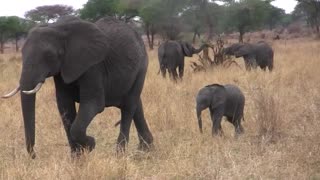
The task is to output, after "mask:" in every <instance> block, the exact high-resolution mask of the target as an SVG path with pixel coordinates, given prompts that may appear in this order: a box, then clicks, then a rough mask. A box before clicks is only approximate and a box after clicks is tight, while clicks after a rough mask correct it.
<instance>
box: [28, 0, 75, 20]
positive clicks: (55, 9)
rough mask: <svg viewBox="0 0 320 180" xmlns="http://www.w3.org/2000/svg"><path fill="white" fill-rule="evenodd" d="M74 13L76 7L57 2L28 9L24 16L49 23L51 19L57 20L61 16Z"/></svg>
mask: <svg viewBox="0 0 320 180" xmlns="http://www.w3.org/2000/svg"><path fill="white" fill-rule="evenodd" d="M73 13H74V9H73V8H72V7H71V6H66V5H58V4H57V5H47V6H38V7H36V8H35V9H32V10H30V11H27V12H26V13H25V15H24V16H25V17H26V19H29V20H32V21H34V22H37V23H48V22H49V21H55V20H57V19H58V18H59V17H60V16H64V15H70V14H73Z"/></svg>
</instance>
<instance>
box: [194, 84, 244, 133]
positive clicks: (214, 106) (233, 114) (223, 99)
mask: <svg viewBox="0 0 320 180" xmlns="http://www.w3.org/2000/svg"><path fill="white" fill-rule="evenodd" d="M196 101H197V107H196V108H197V109H196V110H197V117H198V124H199V129H200V132H201V133H202V120H201V112H202V111H203V110H204V109H206V108H209V110H210V116H211V120H212V123H213V124H212V135H213V136H214V135H217V134H220V135H221V134H222V133H223V132H222V129H221V119H222V117H223V116H226V118H227V120H228V121H229V122H230V123H232V124H233V126H234V127H235V132H236V136H237V135H239V134H242V133H243V132H244V130H243V127H242V126H241V119H243V109H244V103H245V97H244V95H243V93H242V92H241V90H240V89H239V88H238V87H237V86H235V85H231V84H227V85H224V86H223V85H219V84H212V85H208V86H205V87H204V88H202V89H200V91H199V92H198V95H197V98H196Z"/></svg>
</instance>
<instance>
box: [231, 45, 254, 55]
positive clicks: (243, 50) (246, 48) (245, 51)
mask: <svg viewBox="0 0 320 180" xmlns="http://www.w3.org/2000/svg"><path fill="white" fill-rule="evenodd" d="M251 51H253V50H252V48H251V46H250V45H249V44H243V45H241V46H240V47H239V48H238V49H236V50H235V52H234V55H235V56H236V58H238V57H243V56H246V55H249V54H251V53H252V52H251Z"/></svg>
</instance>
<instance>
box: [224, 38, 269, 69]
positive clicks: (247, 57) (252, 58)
mask: <svg viewBox="0 0 320 180" xmlns="http://www.w3.org/2000/svg"><path fill="white" fill-rule="evenodd" d="M223 52H224V53H225V54H226V55H233V56H235V57H236V58H239V57H243V59H244V62H245V65H246V69H247V70H251V68H254V69H256V68H257V66H259V67H260V68H261V69H263V70H266V67H268V69H269V71H272V69H273V54H274V52H273V49H272V47H271V46H270V45H269V44H267V43H266V42H264V41H260V42H258V43H255V44H250V43H236V44H232V45H231V46H229V47H227V48H225V49H224V50H223Z"/></svg>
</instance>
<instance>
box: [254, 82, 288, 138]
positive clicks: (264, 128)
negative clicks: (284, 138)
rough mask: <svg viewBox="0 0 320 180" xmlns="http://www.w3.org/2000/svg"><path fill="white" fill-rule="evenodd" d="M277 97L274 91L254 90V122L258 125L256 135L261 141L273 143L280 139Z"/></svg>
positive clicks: (279, 116) (279, 114)
mask: <svg viewBox="0 0 320 180" xmlns="http://www.w3.org/2000/svg"><path fill="white" fill-rule="evenodd" d="M280 100H281V99H280V98H279V95H277V92H275V91H268V90H266V89H263V88H259V89H257V90H256V95H255V97H254V101H255V108H256V112H257V114H256V121H257V124H258V135H259V137H260V138H261V140H264V141H266V142H273V143H275V142H276V141H277V139H278V138H279V137H280V134H281V129H282V128H283V127H282V126H281V125H282V124H281V120H282V119H281V112H280V102H279V101H280Z"/></svg>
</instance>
